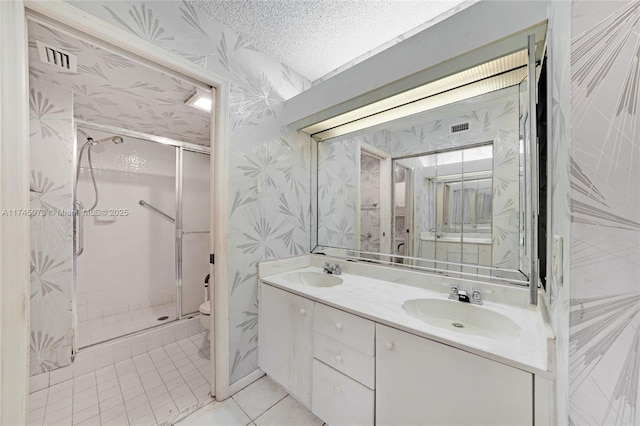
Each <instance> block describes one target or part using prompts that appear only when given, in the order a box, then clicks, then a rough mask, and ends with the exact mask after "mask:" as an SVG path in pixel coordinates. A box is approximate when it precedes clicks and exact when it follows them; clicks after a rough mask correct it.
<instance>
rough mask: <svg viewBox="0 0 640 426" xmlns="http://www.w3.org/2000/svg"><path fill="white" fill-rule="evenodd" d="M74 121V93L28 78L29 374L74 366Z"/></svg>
mask: <svg viewBox="0 0 640 426" xmlns="http://www.w3.org/2000/svg"><path fill="white" fill-rule="evenodd" d="M72 117H73V103H72V94H71V92H70V91H68V90H64V89H61V88H59V87H55V86H51V85H49V84H47V83H44V82H42V81H39V80H37V79H33V78H31V79H30V81H29V129H30V137H29V139H30V144H31V145H30V157H31V160H30V167H31V185H30V186H31V192H30V197H31V203H30V208H31V209H33V214H32V215H31V219H30V225H31V229H30V244H31V354H30V374H31V375H35V374H39V373H43V372H46V371H49V370H53V369H55V368H59V367H64V366H65V365H69V364H71V349H72V343H73V334H72V328H71V321H72V319H71V318H72V316H71V309H72V306H71V296H72V285H73V284H72V283H73V272H72V266H73V218H72V216H71V215H70V214H69V213H70V212H71V210H72V209H73V198H72V162H71V161H72V159H73V141H74V137H73V124H72Z"/></svg>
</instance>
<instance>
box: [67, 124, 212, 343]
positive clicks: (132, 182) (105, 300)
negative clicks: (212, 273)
mask: <svg viewBox="0 0 640 426" xmlns="http://www.w3.org/2000/svg"><path fill="white" fill-rule="evenodd" d="M76 128H77V132H76V137H77V140H76V145H75V146H76V155H75V159H76V164H74V178H75V179H76V182H75V191H74V194H73V196H74V200H73V201H74V206H75V211H74V267H73V269H74V271H73V272H74V287H75V288H74V290H75V291H74V292H73V293H74V297H75V301H74V303H73V305H74V308H75V339H76V341H75V347H76V349H78V348H80V349H81V348H84V347H87V346H91V345H94V344H97V343H100V342H104V341H107V340H111V339H115V338H118V337H121V336H124V335H128V334H131V333H136V332H139V331H141V330H145V329H148V328H151V327H155V326H159V325H162V324H166V323H168V322H171V321H175V320H179V319H182V318H185V317H190V316H192V315H194V314H196V313H197V312H198V308H199V307H200V305H201V304H202V303H203V302H204V301H205V300H206V299H207V298H208V289H207V288H205V283H204V281H205V277H206V276H207V274H208V273H209V251H210V242H211V233H210V229H211V225H210V217H211V214H210V212H211V201H210V200H211V197H210V176H211V173H210V148H209V147H207V146H200V145H196V144H190V143H185V142H180V141H175V140H171V139H167V138H164V137H158V136H154V135H150V134H144V133H140V132H137V131H131V130H127V129H121V128H116V127H111V126H106V125H99V124H95V123H89V122H82V121H77V122H76Z"/></svg>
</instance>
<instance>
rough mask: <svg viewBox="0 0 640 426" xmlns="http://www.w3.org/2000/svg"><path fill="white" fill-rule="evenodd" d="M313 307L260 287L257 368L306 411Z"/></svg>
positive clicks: (309, 375) (274, 289)
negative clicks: (258, 366)
mask: <svg viewBox="0 0 640 426" xmlns="http://www.w3.org/2000/svg"><path fill="white" fill-rule="evenodd" d="M314 305H315V303H314V302H313V301H311V300H309V299H305V298H304V297H300V296H296V295H295V294H292V293H289V292H287V291H283V290H279V289H277V288H275V287H272V286H270V285H265V284H262V285H261V286H260V325H259V333H260V334H259V351H260V352H259V358H260V359H259V362H260V368H262V370H263V371H264V372H265V373H267V374H268V375H269V376H270V377H271V378H272V379H273V380H275V381H276V382H278V383H280V385H282V386H283V387H284V388H285V389H287V391H288V392H289V393H290V394H291V395H292V396H293V397H295V398H296V399H297V400H298V401H300V402H301V403H302V404H304V405H306V406H307V408H309V409H310V408H311V380H312V376H313V370H312V360H313V352H312V351H313V345H312V340H313V338H312V328H313V310H314Z"/></svg>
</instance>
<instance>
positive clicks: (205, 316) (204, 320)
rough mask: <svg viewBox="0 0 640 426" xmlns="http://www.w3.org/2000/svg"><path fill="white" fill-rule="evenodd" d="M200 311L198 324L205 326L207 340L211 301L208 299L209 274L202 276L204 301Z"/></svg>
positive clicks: (209, 326) (209, 329)
mask: <svg viewBox="0 0 640 426" xmlns="http://www.w3.org/2000/svg"><path fill="white" fill-rule="evenodd" d="M198 310H199V311H200V325H201V326H202V327H203V328H205V329H206V330H207V331H209V333H207V334H206V336H207V340H209V334H211V333H210V332H211V322H210V320H211V302H210V301H209V274H207V276H206V277H204V302H203V303H202V304H201V305H200V308H199V309H198Z"/></svg>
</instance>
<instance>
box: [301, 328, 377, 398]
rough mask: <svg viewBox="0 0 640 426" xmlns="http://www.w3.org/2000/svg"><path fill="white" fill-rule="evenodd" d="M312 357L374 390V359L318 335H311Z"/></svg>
mask: <svg viewBox="0 0 640 426" xmlns="http://www.w3.org/2000/svg"><path fill="white" fill-rule="evenodd" d="M313 356H314V357H315V358H317V359H319V360H320V361H322V362H324V363H325V364H328V365H330V366H331V367H333V368H335V369H336V370H338V371H341V372H343V373H344V374H346V375H347V376H349V377H351V378H352V379H355V380H356V381H358V382H360V383H362V384H363V385H365V386H366V387H368V388H369V389H375V387H374V386H375V368H376V365H375V358H374V357H372V356H369V355H367V354H365V353H363V352H360V351H358V350H355V349H353V348H352V347H350V346H347V345H345V344H344V343H342V342H338V341H337V340H333V339H331V338H329V337H327V336H325V335H324V334H320V333H313Z"/></svg>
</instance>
